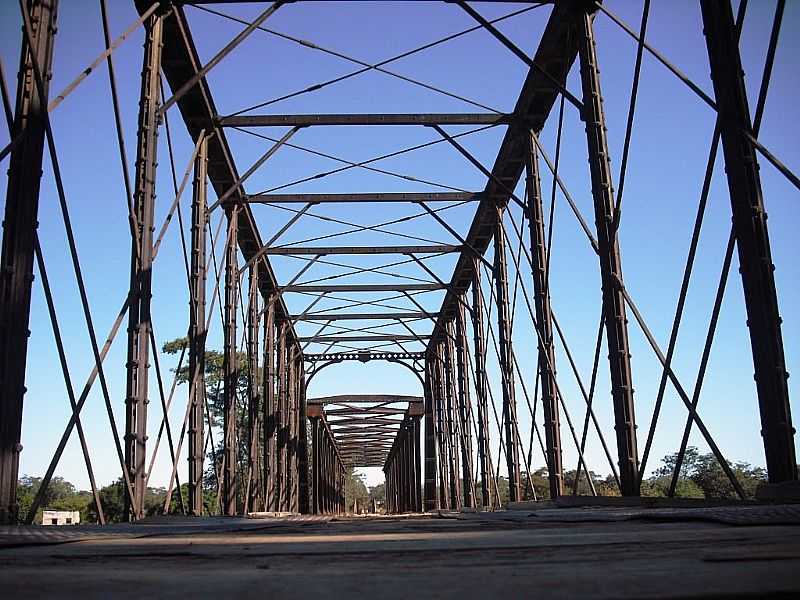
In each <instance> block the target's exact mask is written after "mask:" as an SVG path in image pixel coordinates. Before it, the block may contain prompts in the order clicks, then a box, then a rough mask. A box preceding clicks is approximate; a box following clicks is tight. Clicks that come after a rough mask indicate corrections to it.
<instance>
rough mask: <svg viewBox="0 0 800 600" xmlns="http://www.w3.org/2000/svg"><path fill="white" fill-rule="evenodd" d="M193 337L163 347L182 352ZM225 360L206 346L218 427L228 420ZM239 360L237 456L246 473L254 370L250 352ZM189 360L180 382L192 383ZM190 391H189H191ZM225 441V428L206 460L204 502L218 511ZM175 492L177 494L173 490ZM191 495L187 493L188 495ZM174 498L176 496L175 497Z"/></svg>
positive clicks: (211, 412) (212, 416)
mask: <svg viewBox="0 0 800 600" xmlns="http://www.w3.org/2000/svg"><path fill="white" fill-rule="evenodd" d="M188 344H189V338H187V337H182V338H176V339H174V340H172V341H169V342H166V343H165V344H164V345H163V346H162V351H163V352H164V353H166V354H179V353H180V352H182V351H183V350H184V349H186V348H187V347H188ZM224 360H225V355H224V354H223V353H222V352H218V351H216V350H206V353H205V387H206V390H205V392H206V393H205V396H206V402H207V404H208V417H209V420H210V421H211V425H212V426H213V427H215V428H221V427H222V425H223V422H224V412H225V396H224V391H225V390H224V380H225V373H224ZM236 360H237V375H238V377H237V380H236V411H235V412H236V441H237V444H236V456H237V462H238V464H239V466H240V469H241V472H242V473H246V472H247V470H246V468H242V467H243V466H244V465H247V463H248V460H249V455H250V450H249V436H250V430H249V423H248V422H247V418H248V410H247V408H248V403H249V390H250V371H249V363H248V360H247V354H246V353H244V352H237V353H236ZM190 376H191V374H190V373H189V366H188V360H185V361H184V365H183V366H181V368H180V369H178V370H177V382H178V385H182V384H184V383H189V378H190ZM187 393H188V392H187ZM223 448H224V442H223V439H222V434H221V432H220V433H219V434H218V435H217V438H216V439H215V440H214V445H212V446H211V447H210V448H209V451H208V456H207V457H206V460H205V473H204V474H203V479H204V481H203V489H204V499H203V503H204V505H205V506H206V508H207V509H210V510H209V514H216V513H217V512H218V510H217V509H218V503H217V491H218V487H219V485H218V481H217V477H218V474H219V473H220V469H221V468H222V456H223ZM245 488H246V486H242V485H240V486H237V491H238V493H239V494H244V492H245ZM173 496H176V495H175V494H173ZM186 497H188V496H187V495H186V494H185V495H184V498H186ZM173 499H174V498H173ZM239 504H242V505H243V497H242V498H240V502H239Z"/></svg>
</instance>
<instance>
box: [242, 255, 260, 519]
mask: <svg viewBox="0 0 800 600" xmlns="http://www.w3.org/2000/svg"><path fill="white" fill-rule="evenodd" d="M248 273H249V288H248V294H247V371H248V384H247V390H248V397H247V400H248V401H247V425H248V465H247V472H248V474H249V479H248V481H247V498H246V499H245V502H247V507H248V509H249V510H256V502H257V501H258V499H259V485H258V480H259V479H260V469H259V463H258V446H259V433H260V428H259V426H258V425H259V423H258V419H259V414H261V413H260V404H261V372H260V369H259V364H258V334H259V329H260V325H261V324H260V316H259V314H260V313H259V309H258V298H259V289H258V265H257V264H253V265H251V266H250V268H249V271H248ZM245 512H247V511H245Z"/></svg>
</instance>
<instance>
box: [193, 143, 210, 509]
mask: <svg viewBox="0 0 800 600" xmlns="http://www.w3.org/2000/svg"><path fill="white" fill-rule="evenodd" d="M207 166H208V142H207V139H206V138H203V141H201V143H200V150H199V152H198V153H197V157H196V158H195V163H194V184H193V197H192V221H191V227H192V229H191V247H192V250H191V275H190V282H189V285H190V294H189V373H197V374H198V375H197V378H198V379H197V382H196V384H195V386H194V387H193V388H192V390H191V397H190V398H189V402H190V403H191V412H190V414H189V482H188V485H189V511H190V513H191V514H193V515H195V516H200V515H202V514H203V459H204V454H205V434H204V408H205V389H206V385H205V371H206V367H205V355H206V273H207V269H206V222H207V215H206V208H207V205H206V200H207V181H206V177H207V171H206V169H207Z"/></svg>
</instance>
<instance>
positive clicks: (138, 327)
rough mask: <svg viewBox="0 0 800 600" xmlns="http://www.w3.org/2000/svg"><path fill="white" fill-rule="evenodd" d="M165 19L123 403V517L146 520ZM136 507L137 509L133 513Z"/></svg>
mask: <svg viewBox="0 0 800 600" xmlns="http://www.w3.org/2000/svg"><path fill="white" fill-rule="evenodd" d="M162 32H163V19H162V17H161V15H159V14H154V15H153V16H151V17H150V18H149V19H147V21H146V22H145V43H144V57H143V65H142V76H141V92H140V97H139V123H138V135H137V148H136V175H135V179H134V206H133V215H134V217H135V222H136V227H135V229H134V233H135V234H136V235H135V237H134V239H133V240H132V249H131V280H130V298H131V301H130V306H129V308H128V355H127V364H126V367H127V383H126V398H125V467H126V469H127V471H128V475H129V478H130V481H131V484H132V487H133V494H134V496H135V497H134V498H129V497H128V494H127V493H126V495H125V518H126V519H130V518H132V519H139V518H141V517H143V516H144V512H143V506H144V494H145V485H146V483H145V478H146V476H147V473H146V468H145V459H146V443H147V405H148V403H149V398H148V370H149V367H150V364H149V357H150V353H149V348H150V331H151V328H152V323H151V317H150V302H151V297H152V273H153V270H152V265H153V219H154V215H155V198H156V164H157V163H156V152H157V149H158V126H159V121H160V119H159V115H158V101H159V94H160V90H159V81H160V75H159V73H160V68H161V50H162ZM133 507H138V508H137V510H136V511H135V512H134V510H133Z"/></svg>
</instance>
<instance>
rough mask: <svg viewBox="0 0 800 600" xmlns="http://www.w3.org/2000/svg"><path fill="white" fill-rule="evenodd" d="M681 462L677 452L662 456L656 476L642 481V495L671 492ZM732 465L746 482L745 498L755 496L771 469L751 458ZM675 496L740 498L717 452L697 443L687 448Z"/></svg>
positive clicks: (738, 475) (744, 483)
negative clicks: (704, 449)
mask: <svg viewBox="0 0 800 600" xmlns="http://www.w3.org/2000/svg"><path fill="white" fill-rule="evenodd" d="M677 462H678V455H677V454H668V455H666V456H665V457H664V458H663V459H661V463H662V464H661V467H659V468H658V469H656V470H655V471H654V472H653V476H652V477H650V478H649V479H648V480H645V481H643V482H642V495H643V496H666V495H668V493H669V486H670V483H671V480H672V474H673V473H674V471H675V466H676V464H677ZM730 467H731V470H732V471H733V473H734V474H735V475H736V478H737V479H738V480H739V483H740V484H741V485H742V490H743V491H744V495H745V498H754V497H755V493H756V488H757V487H758V486H759V485H761V484H762V483H765V482H766V480H767V473H766V471H765V470H764V469H763V468H761V467H754V466H752V465H751V464H749V463H747V462H736V463H732V464H731V465H730ZM675 496H676V497H682V498H710V499H711V498H713V499H736V498H738V495H737V494H736V491H735V490H734V488H733V485H732V484H731V482H730V480H729V479H728V476H727V475H726V474H725V471H724V470H723V468H722V466H721V465H720V463H719V461H718V460H717V458H716V457H715V456H714V454H712V453H710V452H709V453H708V454H700V452H699V451H698V450H697V448H696V447H694V446H689V447H687V448H686V453H685V457H684V460H683V462H682V463H681V469H680V474H679V476H678V480H677V482H676V486H675Z"/></svg>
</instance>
